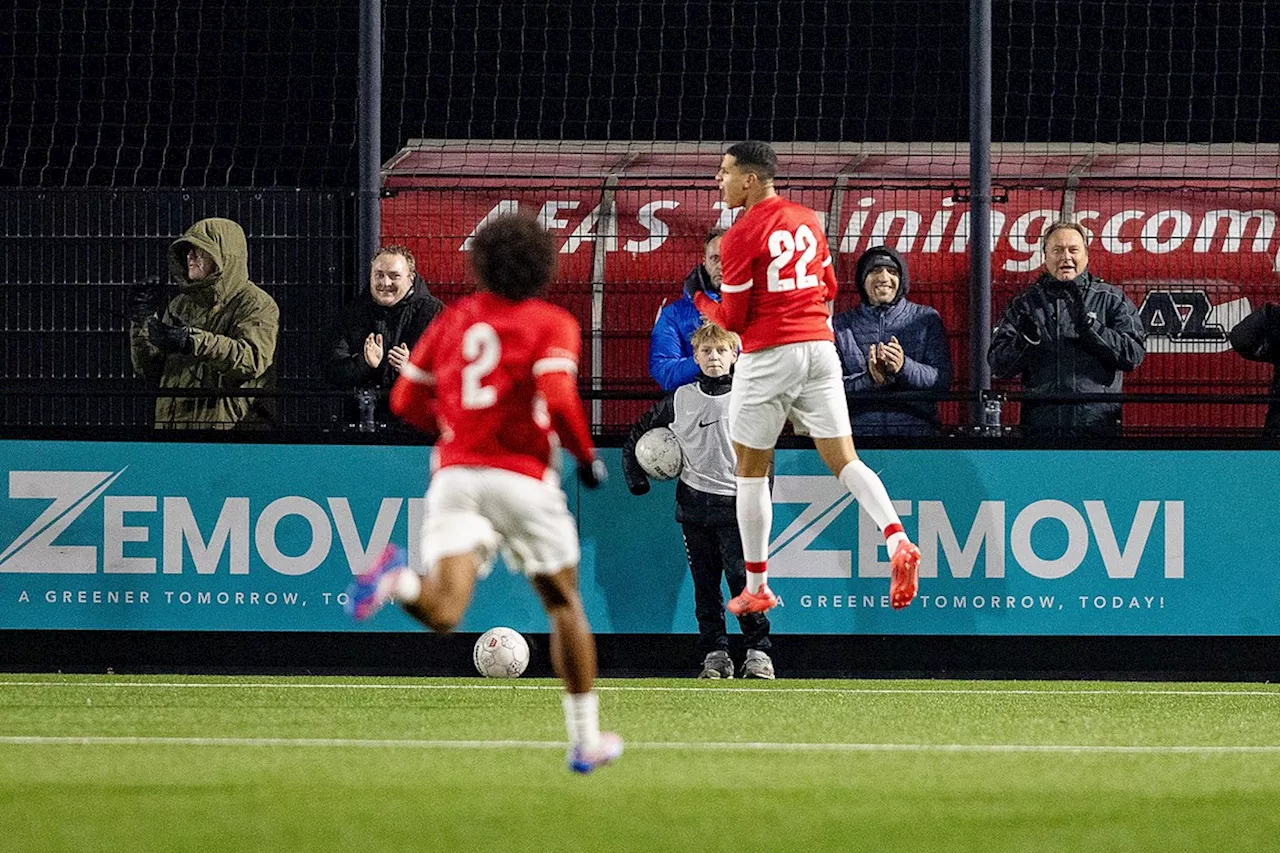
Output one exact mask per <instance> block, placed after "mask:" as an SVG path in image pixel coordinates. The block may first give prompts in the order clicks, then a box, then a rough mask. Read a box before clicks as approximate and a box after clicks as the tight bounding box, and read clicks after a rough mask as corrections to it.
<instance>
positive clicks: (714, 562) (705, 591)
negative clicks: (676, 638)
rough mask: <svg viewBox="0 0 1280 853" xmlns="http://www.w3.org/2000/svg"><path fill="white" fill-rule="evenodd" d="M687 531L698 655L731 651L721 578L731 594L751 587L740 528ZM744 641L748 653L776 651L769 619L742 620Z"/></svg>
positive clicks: (687, 527) (696, 527)
mask: <svg viewBox="0 0 1280 853" xmlns="http://www.w3.org/2000/svg"><path fill="white" fill-rule="evenodd" d="M680 527H681V528H682V529H683V530H684V552H685V554H686V556H688V558H689V571H690V572H691V573H692V574H693V603H694V607H693V613H694V617H695V618H696V619H697V620H698V654H699V655H700V656H705V655H706V654H707V652H712V651H715V650H717V649H725V650H727V649H728V648H729V637H728V634H727V633H726V632H725V622H724V595H723V593H722V591H721V586H720V583H721V578H723V579H724V580H725V581H726V582H727V583H728V585H729V594H730V595H731V596H733V595H737V594H738V593H740V592H742V590H743V589H744V588H745V587H746V585H747V571H746V567H745V566H744V565H743V563H742V540H741V539H740V538H739V536H738V525H736V524H723V525H702V524H692V523H690V522H687V521H686V522H683V523H681V525H680ZM738 625H739V626H740V627H741V628H742V638H743V640H744V641H745V644H746V647H747V648H748V649H759V650H760V651H762V652H763V651H765V650H767V649H770V648H772V647H773V643H772V642H771V641H770V640H769V617H767V616H765V615H764V614H763V613H748V614H746V615H745V616H739V617H738Z"/></svg>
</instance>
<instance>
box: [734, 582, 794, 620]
mask: <svg viewBox="0 0 1280 853" xmlns="http://www.w3.org/2000/svg"><path fill="white" fill-rule="evenodd" d="M781 603H782V599H781V598H778V596H776V595H774V594H773V591H772V590H770V589H769V587H768V586H762V587H760V591H759V592H747V591H746V590H745V589H744V590H743V591H742V592H740V593H738V594H737V595H735V596H734V597H733V598H731V599H729V612H730V613H732V614H733V615H734V616H742V615H744V614H747V613H764V612H765V611H766V610H771V609H773V608H774V607H777V606H778V605H779V604H781Z"/></svg>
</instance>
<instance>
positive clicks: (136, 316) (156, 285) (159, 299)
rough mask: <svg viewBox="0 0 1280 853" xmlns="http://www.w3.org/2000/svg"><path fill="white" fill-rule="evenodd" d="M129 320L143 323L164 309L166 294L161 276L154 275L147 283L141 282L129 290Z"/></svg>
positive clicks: (127, 308)
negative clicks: (162, 288) (161, 282)
mask: <svg viewBox="0 0 1280 853" xmlns="http://www.w3.org/2000/svg"><path fill="white" fill-rule="evenodd" d="M127 300H128V305H127V306H126V310H127V311H128V312H129V319H130V320H133V321H134V322H138V323H141V322H142V321H143V320H145V319H147V318H148V317H150V316H151V315H152V314H155V313H157V312H158V311H159V310H160V309H161V308H163V307H164V293H163V291H162V290H161V284H160V276H158V275H153V276H150V277H149V278H147V280H146V281H139V282H137V283H135V284H133V285H132V286H130V288H129V295H128V297H127Z"/></svg>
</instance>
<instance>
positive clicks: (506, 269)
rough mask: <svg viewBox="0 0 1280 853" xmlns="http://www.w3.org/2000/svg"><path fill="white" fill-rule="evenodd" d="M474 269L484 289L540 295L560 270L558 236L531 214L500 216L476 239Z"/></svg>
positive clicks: (521, 295) (511, 296)
mask: <svg viewBox="0 0 1280 853" xmlns="http://www.w3.org/2000/svg"><path fill="white" fill-rule="evenodd" d="M471 269H472V270H474V271H475V274H476V278H477V279H478V280H479V283H480V288H481V289H482V290H487V291H489V292H490V293H495V294H497V295H498V296H502V297H505V298H506V299H515V300H519V299H529V298H531V297H534V296H540V295H541V294H543V293H545V292H546V289H547V285H549V284H550V283H551V279H552V278H553V277H554V276H555V273H556V244H555V239H554V238H553V237H552V236H551V235H550V234H548V233H547V232H546V230H545V229H543V227H542V226H541V225H539V224H538V222H537V220H535V219H534V218H533V217H531V216H524V215H521V214H517V213H513V214H506V215H503V216H499V217H497V218H495V219H493V220H491V221H489V222H488V223H487V224H485V225H484V226H483V227H482V228H481V229H480V230H479V231H477V232H476V236H475V237H474V238H473V239H472V241H471Z"/></svg>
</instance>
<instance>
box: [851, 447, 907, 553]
mask: <svg viewBox="0 0 1280 853" xmlns="http://www.w3.org/2000/svg"><path fill="white" fill-rule="evenodd" d="M840 482H841V483H843V484H844V487H845V488H846V489H848V490H849V491H850V493H852V494H853V496H854V498H856V499H857V501H858V504H859V505H860V506H861V507H862V508H863V509H865V510H866V511H867V515H869V516H871V519H872V520H873V521H874V522H875V523H876V526H877V527H879V528H880V530H881V531H885V530H886V529H887V530H888V532H887V535H886V536H885V539H886V541H887V543H888V546H889V554H890V556H892V555H893V552H894V551H896V550H897V548H898V543H899V542H905V541H907V537H906V534H904V533H903V532H902V520H901V519H899V518H898V513H897V512H895V511H894V509H893V501H891V500H889V493H888V492H887V491H885V488H884V483H882V482H880V478H879V477H878V476H876V472H875V471H872V470H871V469H870V468H868V467H867V466H866V464H865V463H864V462H863V461H862V460H861V459H855V460H853V461H852V462H850V463H849V464H848V465H846V466H844V468H843V469H842V470H841V471H840Z"/></svg>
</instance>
